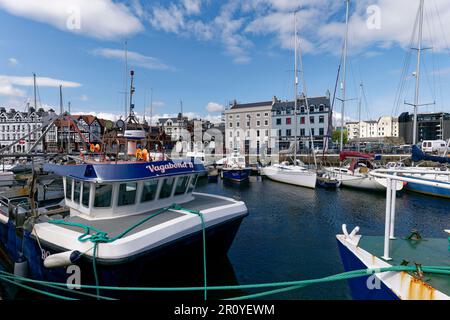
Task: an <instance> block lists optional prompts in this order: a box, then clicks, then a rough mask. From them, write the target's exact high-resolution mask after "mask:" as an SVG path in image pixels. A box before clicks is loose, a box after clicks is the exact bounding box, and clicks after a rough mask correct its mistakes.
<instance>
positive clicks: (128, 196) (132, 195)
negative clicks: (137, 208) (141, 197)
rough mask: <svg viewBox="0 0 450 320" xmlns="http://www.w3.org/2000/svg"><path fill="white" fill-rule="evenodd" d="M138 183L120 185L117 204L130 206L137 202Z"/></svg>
mask: <svg viewBox="0 0 450 320" xmlns="http://www.w3.org/2000/svg"><path fill="white" fill-rule="evenodd" d="M136 191H137V183H136V182H130V183H122V184H121V185H120V186H119V201H118V203H117V205H118V206H119V207H122V206H129V205H132V204H134V203H135V202H136Z"/></svg>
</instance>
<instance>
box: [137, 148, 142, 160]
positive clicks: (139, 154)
mask: <svg viewBox="0 0 450 320" xmlns="http://www.w3.org/2000/svg"><path fill="white" fill-rule="evenodd" d="M136 158H137V159H138V160H140V159H142V150H141V149H137V150H136Z"/></svg>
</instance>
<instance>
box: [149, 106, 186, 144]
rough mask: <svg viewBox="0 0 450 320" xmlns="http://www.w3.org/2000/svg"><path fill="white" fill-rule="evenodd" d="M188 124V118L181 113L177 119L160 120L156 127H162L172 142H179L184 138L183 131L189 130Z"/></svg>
mask: <svg viewBox="0 0 450 320" xmlns="http://www.w3.org/2000/svg"><path fill="white" fill-rule="evenodd" d="M188 122H189V119H188V117H185V116H183V114H182V113H181V112H180V113H179V114H178V116H177V117H169V118H159V119H158V121H157V122H156V125H157V126H160V127H162V129H163V130H164V132H165V133H166V134H167V135H168V136H170V137H171V138H172V141H178V140H179V139H180V138H182V132H183V130H187V127H188Z"/></svg>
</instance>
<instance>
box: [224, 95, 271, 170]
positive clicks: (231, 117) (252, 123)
mask: <svg viewBox="0 0 450 320" xmlns="http://www.w3.org/2000/svg"><path fill="white" fill-rule="evenodd" d="M275 102H276V98H275V97H274V99H273V100H272V101H264V102H257V103H248V104H238V103H237V102H236V101H235V102H234V103H233V104H232V105H231V106H230V108H229V109H228V110H225V112H224V115H225V152H226V153H227V154H229V153H230V152H232V151H233V149H238V150H239V151H240V152H241V154H245V155H246V156H248V157H249V158H248V161H249V163H256V162H257V160H258V158H259V156H260V155H261V151H262V150H263V148H269V147H272V146H269V144H270V137H271V129H272V106H273V104H274V103H275Z"/></svg>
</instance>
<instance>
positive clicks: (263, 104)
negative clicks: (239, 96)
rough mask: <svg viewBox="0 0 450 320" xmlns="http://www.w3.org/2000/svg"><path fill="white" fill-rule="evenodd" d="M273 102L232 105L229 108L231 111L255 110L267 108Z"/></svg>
mask: <svg viewBox="0 0 450 320" xmlns="http://www.w3.org/2000/svg"><path fill="white" fill-rule="evenodd" d="M272 104H273V102H272V100H271V101H263V102H254V103H244V104H237V103H236V104H233V105H232V106H231V110H235V109H244V108H257V107H268V106H272Z"/></svg>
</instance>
